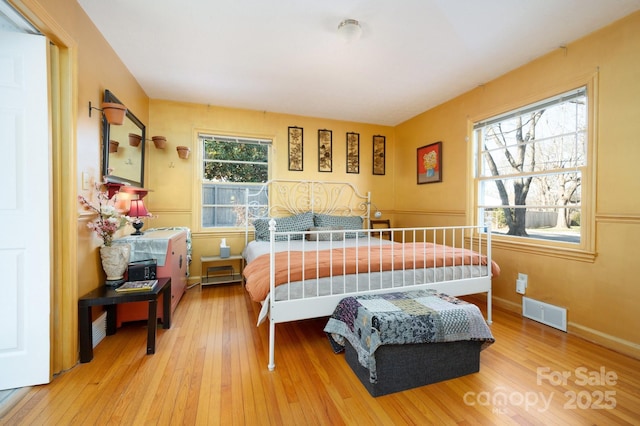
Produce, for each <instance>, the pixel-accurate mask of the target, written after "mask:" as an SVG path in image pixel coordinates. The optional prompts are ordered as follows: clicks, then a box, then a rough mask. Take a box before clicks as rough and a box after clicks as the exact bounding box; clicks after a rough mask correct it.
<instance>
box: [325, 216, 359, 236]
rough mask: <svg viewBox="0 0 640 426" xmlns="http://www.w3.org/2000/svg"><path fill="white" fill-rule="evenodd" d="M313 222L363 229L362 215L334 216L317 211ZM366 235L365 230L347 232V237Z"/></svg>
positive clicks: (329, 225) (328, 225)
mask: <svg viewBox="0 0 640 426" xmlns="http://www.w3.org/2000/svg"><path fill="white" fill-rule="evenodd" d="M313 222H314V224H315V225H316V226H319V227H337V228H340V229H362V218H361V217H360V216H333V215H328V214H321V213H316V214H315V215H314V216H313ZM364 236H366V235H365V234H364V233H363V232H359V233H355V232H347V233H346V234H344V237H345V238H359V237H364Z"/></svg>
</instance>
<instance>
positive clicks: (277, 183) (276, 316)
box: [246, 180, 492, 371]
mask: <svg viewBox="0 0 640 426" xmlns="http://www.w3.org/2000/svg"><path fill="white" fill-rule="evenodd" d="M263 191H266V193H267V194H268V195H267V196H268V199H269V204H268V207H267V208H263V209H259V208H256V209H254V210H253V213H254V214H255V212H256V211H259V212H260V213H261V215H262V216H268V217H280V216H286V215H292V214H299V213H303V212H307V211H312V212H314V213H322V214H330V215H338V216H340V215H343V216H356V215H357V216H360V217H362V218H363V222H364V223H365V224H366V225H367V226H368V224H369V214H370V211H371V210H370V207H371V195H370V193H367V194H366V195H364V194H361V193H360V192H359V191H358V190H357V189H356V188H355V186H354V185H353V184H351V183H348V182H319V181H291V180H273V181H269V182H267V183H265V184H264V186H262V187H261V188H260V190H259V191H257V192H254V193H250V191H248V192H247V206H251V205H252V204H251V201H250V200H251V198H252V197H254V196H256V195H259V194H261V193H262V194H264V192H263ZM251 213H252V211H250V209H249V208H248V209H247V216H246V218H247V225H248V226H247V228H249V224H250V223H251V217H255V216H252V214H251ZM264 213H266V215H264ZM269 224H270V226H269V231H270V232H269V234H270V241H269V244H270V251H269V256H270V261H269V265H270V266H269V269H270V270H269V274H270V276H269V281H270V292H269V296H267V299H265V301H263V302H262V303H263V313H266V312H264V311H265V310H266V309H268V315H269V364H268V368H269V370H271V371H272V370H274V369H275V325H276V324H278V323H282V322H288V321H296V320H301V319H308V318H317V317H323V316H330V315H331V314H332V313H333V311H334V309H335V307H336V306H337V304H338V302H339V301H340V300H341V299H343V298H344V297H349V296H354V295H361V294H375V293H383V292H389V291H410V290H420V289H435V290H436V291H438V292H441V293H446V294H448V295H450V296H464V295H469V294H476V293H486V297H487V322H488V323H489V324H490V323H491V322H492V316H491V275H492V274H491V229H490V227H489V226H486V225H482V226H457V227H438V228H392V229H390V230H389V229H384V230H381V229H363V230H359V231H358V232H359V233H362V234H363V235H364V236H363V237H362V238H367V239H368V241H369V242H371V241H377V240H376V239H375V238H376V237H379V236H381V233H382V232H383V231H384V232H391V235H392V237H391V239H392V241H396V242H400V243H405V242H424V243H429V242H432V243H437V244H441V245H446V246H449V247H455V248H465V249H469V250H473V251H475V252H477V253H480V254H482V255H483V256H486V258H487V262H486V265H487V266H486V268H485V271H486V273H484V274H483V275H480V276H472V277H465V278H456V274H457V272H455V271H453V272H451V271H452V270H451V271H450V272H447V268H446V267H445V268H437V269H440V270H441V271H440V272H441V277H438V276H437V274H436V271H435V269H434V271H433V276H432V278H431V279H432V281H431V282H421V281H424V280H426V278H425V277H426V275H427V269H433V268H425V271H424V276H423V277H422V278H417V274H416V271H415V270H410V271H392V272H400V273H401V274H402V275H403V278H399V279H394V278H391V287H385V288H373V287H372V286H371V279H370V278H369V285H368V288H367V289H366V290H364V291H363V290H358V291H355V292H349V291H347V292H341V293H339V294H330V295H326V296H315V297H303V298H296V299H291V298H289V299H285V300H276V297H274V295H275V294H276V292H275V256H276V253H275V252H276V249H275V247H276V239H277V238H278V237H280V238H286V239H291V238H292V237H293V236H297V237H300V234H301V233H300V232H278V231H276V222H275V220H273V219H272V220H271V221H270V222H269ZM331 232H335V231H331ZM340 232H343V236H344V233H347V231H340ZM313 233H318V231H307V232H304V233H302V234H303V235H302V238H303V241H304V238H305V236H306V235H307V234H313ZM248 235H249V231H248V230H247V231H246V239H247V242H248ZM372 239H373V240H372ZM343 241H344V240H343ZM308 244H309V245H311V244H313V243H311V242H309V243H308ZM331 244H333V243H331ZM335 244H336V247H337V248H339V247H340V241H336V243H335ZM375 245H376V244H374V246H375ZM365 247H366V246H363V249H366V248H365ZM401 247H404V245H403V246H399V248H398V250H404V249H403V248H401ZM311 253H312V252H311ZM410 254H411V253H409V252H407V255H410ZM310 256H312V254H310ZM404 256H405V253H404V252H403V253H402V257H403V259H404ZM460 266H462V267H464V266H465V265H458V267H460ZM467 266H469V265H467ZM471 266H473V265H471ZM454 268H455V267H454ZM429 273H430V272H429ZM447 274H449V275H447ZM392 275H393V274H392ZM367 276H369V275H367ZM365 279H366V278H365ZM417 280H419V281H417ZM303 281H304V277H303ZM358 286H360V284H358ZM279 298H280V299H281V298H282V296H279ZM260 322H261V320H259V321H258V325H259V324H260Z"/></svg>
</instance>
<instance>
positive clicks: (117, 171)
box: [102, 90, 146, 188]
mask: <svg viewBox="0 0 640 426" xmlns="http://www.w3.org/2000/svg"><path fill="white" fill-rule="evenodd" d="M104 102H115V103H119V104H122V102H120V101H119V100H118V98H116V97H115V95H114V94H113V93H111V92H110V91H109V90H105V91H104ZM145 132H146V127H145V125H144V124H142V122H141V121H140V120H138V118H137V117H136V116H135V115H134V114H133V113H132V112H131V111H129V109H127V114H126V116H125V119H124V122H123V123H122V125H110V124H109V123H108V122H107V119H106V117H105V116H104V114H103V116H102V175H103V176H105V177H106V179H107V182H110V183H122V184H125V185H131V186H136V187H140V188H142V187H143V186H144V149H145V138H146V134H145Z"/></svg>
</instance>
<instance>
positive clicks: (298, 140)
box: [289, 126, 304, 172]
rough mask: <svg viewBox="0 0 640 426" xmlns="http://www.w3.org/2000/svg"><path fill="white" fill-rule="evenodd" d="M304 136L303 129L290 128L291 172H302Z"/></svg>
mask: <svg viewBox="0 0 640 426" xmlns="http://www.w3.org/2000/svg"><path fill="white" fill-rule="evenodd" d="M303 136H304V130H303V129H302V127H295V126H292V127H289V170H291V171H296V172H301V171H302V169H303V165H304V163H303V161H304V156H303Z"/></svg>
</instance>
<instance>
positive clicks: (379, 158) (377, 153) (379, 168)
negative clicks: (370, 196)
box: [373, 135, 386, 175]
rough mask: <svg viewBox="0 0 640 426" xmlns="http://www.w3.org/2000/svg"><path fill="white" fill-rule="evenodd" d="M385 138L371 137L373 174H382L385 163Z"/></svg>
mask: <svg viewBox="0 0 640 426" xmlns="http://www.w3.org/2000/svg"><path fill="white" fill-rule="evenodd" d="M385 144H386V138H385V137H384V136H380V135H375V136H374V137H373V174H374V175H383V174H384V163H385V158H384V157H385V155H386V153H385V151H386V147H385Z"/></svg>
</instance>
